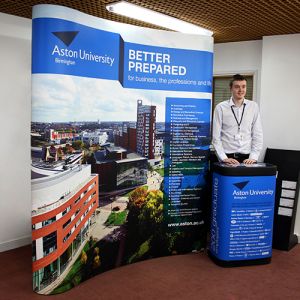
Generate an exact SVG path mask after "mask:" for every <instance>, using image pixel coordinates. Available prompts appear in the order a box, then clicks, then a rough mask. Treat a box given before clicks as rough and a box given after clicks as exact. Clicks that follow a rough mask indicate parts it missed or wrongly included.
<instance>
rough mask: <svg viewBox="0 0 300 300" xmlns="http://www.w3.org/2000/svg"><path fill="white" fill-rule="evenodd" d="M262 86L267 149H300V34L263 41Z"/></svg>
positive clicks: (299, 222)
mask: <svg viewBox="0 0 300 300" xmlns="http://www.w3.org/2000/svg"><path fill="white" fill-rule="evenodd" d="M261 86H262V89H261V98H262V102H261V107H260V109H261V113H262V117H263V126H264V139H265V141H264V145H265V147H269V148H277V149H287V150H300V130H299V120H300V34H293V35H280V36H273V37H264V38H263V47H262V77H261ZM295 233H296V234H297V235H298V237H300V197H299V198H298V209H297V216H296V222H295Z"/></svg>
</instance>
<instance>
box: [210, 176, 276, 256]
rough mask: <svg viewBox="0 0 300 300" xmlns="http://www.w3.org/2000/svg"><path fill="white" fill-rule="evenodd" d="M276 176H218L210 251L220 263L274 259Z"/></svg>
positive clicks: (215, 184) (215, 188)
mask: <svg viewBox="0 0 300 300" xmlns="http://www.w3.org/2000/svg"><path fill="white" fill-rule="evenodd" d="M275 181H276V179H275V176H250V177H245V176H242V177H238V176H222V175H219V174H217V173H214V176H213V200H212V219H211V245H210V251H211V253H212V254H213V255H214V256H216V257H217V258H218V259H220V260H224V261H236V260H254V259H262V258H267V257H271V255H272V228H273V215H274V194H275Z"/></svg>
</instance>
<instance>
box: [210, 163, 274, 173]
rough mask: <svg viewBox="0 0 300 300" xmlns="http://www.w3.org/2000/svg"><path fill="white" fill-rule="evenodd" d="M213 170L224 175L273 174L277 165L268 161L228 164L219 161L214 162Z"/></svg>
mask: <svg viewBox="0 0 300 300" xmlns="http://www.w3.org/2000/svg"><path fill="white" fill-rule="evenodd" d="M213 171H214V172H216V173H218V174H220V175H224V176H273V175H276V171H277V167H276V166H274V165H271V164H266V163H256V164H251V165H246V164H239V165H228V164H225V163H220V162H218V163H214V164H213Z"/></svg>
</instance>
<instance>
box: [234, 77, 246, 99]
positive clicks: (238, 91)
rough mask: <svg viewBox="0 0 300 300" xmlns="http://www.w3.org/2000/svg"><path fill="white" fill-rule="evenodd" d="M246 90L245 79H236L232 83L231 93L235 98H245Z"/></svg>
mask: <svg viewBox="0 0 300 300" xmlns="http://www.w3.org/2000/svg"><path fill="white" fill-rule="evenodd" d="M246 90H247V82H246V80H236V81H234V82H233V83H232V88H231V93H232V97H233V98H234V99H235V100H242V99H244V98H245V95H246Z"/></svg>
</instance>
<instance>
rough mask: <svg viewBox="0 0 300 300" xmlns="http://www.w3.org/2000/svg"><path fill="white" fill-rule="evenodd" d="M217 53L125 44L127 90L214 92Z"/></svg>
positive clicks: (123, 83) (124, 80)
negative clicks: (213, 70) (213, 71)
mask: <svg viewBox="0 0 300 300" xmlns="http://www.w3.org/2000/svg"><path fill="white" fill-rule="evenodd" d="M212 62H213V54H212V53H211V52H206V51H195V50H186V49H176V48H165V47H157V46H148V45H141V44H134V43H126V42H125V44H124V75H123V82H122V85H123V86H124V87H126V88H136V89H151V90H170V91H174V90H176V91H194V92H208V93H211V92H212V81H211V80H212Z"/></svg>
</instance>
